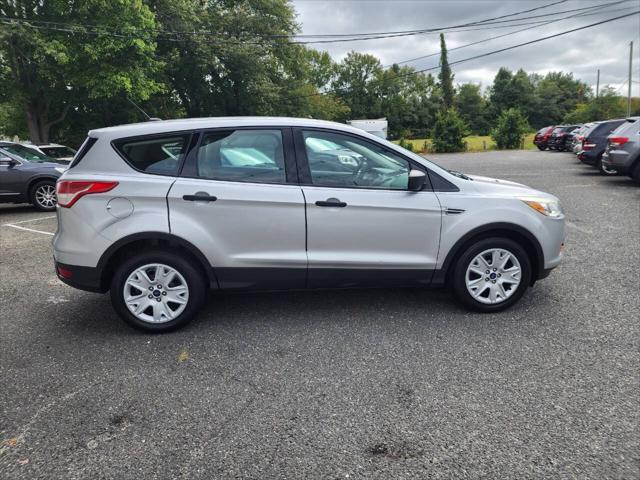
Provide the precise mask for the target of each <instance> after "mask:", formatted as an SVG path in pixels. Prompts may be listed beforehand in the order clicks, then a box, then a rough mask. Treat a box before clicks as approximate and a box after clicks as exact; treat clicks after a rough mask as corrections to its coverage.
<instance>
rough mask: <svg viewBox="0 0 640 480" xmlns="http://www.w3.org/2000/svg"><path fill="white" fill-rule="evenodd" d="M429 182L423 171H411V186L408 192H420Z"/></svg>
mask: <svg viewBox="0 0 640 480" xmlns="http://www.w3.org/2000/svg"><path fill="white" fill-rule="evenodd" d="M426 181H427V174H426V173H425V172H423V171H422V170H411V171H410V172H409V186H408V188H407V190H409V191H411V192H419V191H420V190H422V187H423V186H424V184H425V182H426Z"/></svg>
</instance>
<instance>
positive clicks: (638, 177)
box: [631, 162, 640, 184]
mask: <svg viewBox="0 0 640 480" xmlns="http://www.w3.org/2000/svg"><path fill="white" fill-rule="evenodd" d="M631 178H632V179H633V181H634V182H636V183H637V184H640V162H637V163H636V166H635V167H633V170H631Z"/></svg>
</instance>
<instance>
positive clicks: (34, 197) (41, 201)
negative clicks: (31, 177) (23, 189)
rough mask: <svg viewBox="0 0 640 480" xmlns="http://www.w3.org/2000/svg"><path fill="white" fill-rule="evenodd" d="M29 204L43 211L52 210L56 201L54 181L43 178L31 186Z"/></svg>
mask: <svg viewBox="0 0 640 480" xmlns="http://www.w3.org/2000/svg"><path fill="white" fill-rule="evenodd" d="M30 200H31V204H32V205H33V206H34V207H36V208H37V209H38V210H41V211H43V212H52V211H54V210H55V209H56V203H57V201H58V199H57V197H56V183H55V182H53V181H51V180H43V181H42V182H38V183H36V184H35V185H34V186H33V187H32V188H31V199H30Z"/></svg>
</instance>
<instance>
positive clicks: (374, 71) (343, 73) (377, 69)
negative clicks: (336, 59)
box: [331, 52, 383, 120]
mask: <svg viewBox="0 0 640 480" xmlns="http://www.w3.org/2000/svg"><path fill="white" fill-rule="evenodd" d="M335 70H336V74H335V78H334V79H333V81H332V83H331V88H332V89H333V90H335V91H336V95H337V96H339V97H340V98H341V99H342V100H343V101H344V103H345V104H346V105H347V106H348V107H349V110H350V112H351V113H350V115H351V118H373V117H380V116H382V110H381V108H380V91H379V85H380V83H379V78H380V75H381V74H382V72H383V69H382V65H381V64H380V60H378V59H377V58H376V57H374V56H373V55H369V54H364V53H357V52H349V53H348V54H347V56H346V57H345V58H344V60H343V61H342V62H340V63H339V64H337V65H336V69H335ZM345 120H346V118H345Z"/></svg>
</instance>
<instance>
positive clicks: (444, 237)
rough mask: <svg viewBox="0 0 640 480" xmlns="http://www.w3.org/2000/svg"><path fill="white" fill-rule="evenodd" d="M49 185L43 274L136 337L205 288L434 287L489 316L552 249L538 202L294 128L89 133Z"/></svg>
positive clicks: (264, 121)
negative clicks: (48, 264) (54, 207)
mask: <svg viewBox="0 0 640 480" xmlns="http://www.w3.org/2000/svg"><path fill="white" fill-rule="evenodd" d="M57 188H58V202H59V203H58V230H57V232H56V234H55V236H54V239H53V255H54V260H55V268H56V273H57V275H58V278H60V279H61V280H62V281H63V282H65V283H67V284H69V285H71V286H73V287H76V288H80V289H85V290H91V291H98V292H106V291H110V292H111V302H112V305H113V306H114V309H115V310H116V312H117V313H118V314H119V315H120V316H121V317H122V318H123V319H124V320H125V321H127V322H128V323H130V324H131V325H133V326H135V327H137V328H140V329H144V330H147V331H152V332H161V331H167V330H171V329H175V328H178V327H180V326H182V325H184V324H185V323H186V322H188V321H189V319H191V318H192V317H193V316H194V315H195V314H196V313H197V311H198V310H199V308H200V306H201V305H202V303H203V302H204V300H205V298H207V289H208V288H215V289H223V290H229V289H236V290H237V289H245V290H252V289H253V290H260V289H268V290H277V289H280V290H286V289H300V288H336V287H337V288H340V287H358V286H360V287H362V286H394V285H395V286H438V285H440V286H444V285H448V286H450V287H451V288H452V289H453V291H454V293H455V294H456V296H457V297H458V299H459V300H460V301H461V302H462V303H463V304H464V305H465V306H467V307H469V308H472V309H475V310H479V311H483V312H496V311H499V310H503V309H505V308H507V307H509V306H510V305H513V304H514V303H515V302H517V301H518V299H519V298H520V297H521V296H522V295H523V294H524V292H525V290H527V288H528V287H529V286H530V285H532V284H533V283H534V282H535V281H537V280H540V279H542V278H544V277H546V276H547V275H548V274H549V273H550V271H551V270H552V269H553V268H555V267H556V266H557V265H558V264H559V263H560V261H561V258H562V247H563V244H564V243H563V242H564V238H565V225H564V214H563V213H562V210H561V208H560V205H559V201H558V199H557V198H556V197H554V196H553V195H550V194H548V193H544V192H541V191H538V190H534V189H532V188H529V187H526V186H525V185H521V184H518V183H514V182H510V181H504V180H496V179H492V178H486V177H475V176H467V175H464V174H462V173H459V172H453V171H450V170H446V169H444V168H441V167H439V166H438V165H436V164H434V163H432V162H429V161H428V160H426V159H425V158H424V157H422V156H420V155H417V154H413V153H411V152H408V151H407V150H405V149H403V148H401V147H399V146H397V145H394V144H393V143H391V142H388V141H386V140H383V139H381V138H379V137H376V136H375V135H372V134H369V133H366V132H364V131H362V130H359V129H357V128H353V127H350V126H348V125H344V124H339V123H334V122H325V121H319V120H309V119H302V118H270V117H253V118H252V117H237V118H234V117H229V118H201V119H188V120H174V121H159V122H147V123H142V124H133V125H122V126H118V127H112V128H103V129H99V130H93V131H90V132H89V137H88V138H87V140H86V141H85V143H84V144H83V146H82V147H81V148H80V151H79V152H78V154H77V155H76V157H75V159H74V161H73V162H72V164H71V166H70V167H69V169H68V170H67V171H66V172H65V173H64V174H63V175H62V177H61V178H60V180H59V181H58V183H57ZM274 225H277V228H274Z"/></svg>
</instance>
